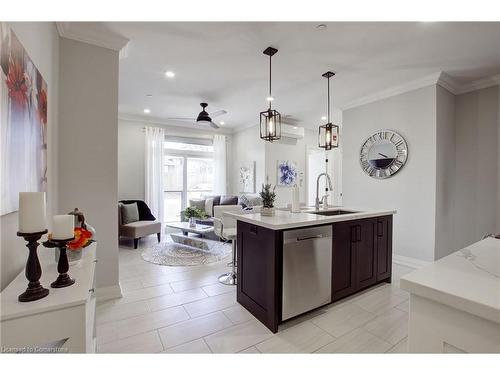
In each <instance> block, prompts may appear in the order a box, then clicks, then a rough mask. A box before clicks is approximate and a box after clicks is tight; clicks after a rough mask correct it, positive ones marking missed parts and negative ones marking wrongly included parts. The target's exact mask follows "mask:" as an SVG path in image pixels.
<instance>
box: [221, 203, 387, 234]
mask: <svg viewBox="0 0 500 375" xmlns="http://www.w3.org/2000/svg"><path fill="white" fill-rule="evenodd" d="M332 210H343V211H353V213H350V214H344V215H335V216H322V215H315V214H312V213H309V212H312V211H315V210H314V209H312V208H308V209H304V210H303V211H302V212H299V213H292V212H290V211H281V210H276V211H275V215H274V216H262V215H261V214H260V213H254V214H252V213H250V214H239V213H232V212H227V213H225V214H226V215H227V216H230V217H233V218H235V219H236V220H240V221H244V222H246V223H250V224H255V225H258V226H261V227H264V228H269V229H273V230H282V229H293V228H299V227H308V226H315V225H322V224H328V223H336V222H339V221H348V220H356V219H365V218H369V217H377V216H384V215H392V214H395V213H396V211H395V210H375V209H370V210H366V209H357V208H350V207H340V206H339V207H329V208H328V209H326V210H323V211H332Z"/></svg>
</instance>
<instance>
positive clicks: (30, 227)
mask: <svg viewBox="0 0 500 375" xmlns="http://www.w3.org/2000/svg"><path fill="white" fill-rule="evenodd" d="M46 229H47V221H46V216H45V192H20V193H19V226H18V230H19V232H21V233H36V232H43V231H44V230H46Z"/></svg>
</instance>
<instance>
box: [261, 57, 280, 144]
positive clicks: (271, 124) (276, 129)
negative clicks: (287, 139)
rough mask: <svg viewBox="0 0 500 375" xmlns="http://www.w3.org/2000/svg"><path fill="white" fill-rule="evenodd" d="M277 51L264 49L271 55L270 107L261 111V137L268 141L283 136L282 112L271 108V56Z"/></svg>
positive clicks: (270, 71) (270, 76)
mask: <svg viewBox="0 0 500 375" xmlns="http://www.w3.org/2000/svg"><path fill="white" fill-rule="evenodd" d="M276 52H278V50H277V49H276V48H273V47H267V48H266V49H265V50H264V55H267V56H269V97H268V98H267V100H268V102H269V108H268V109H267V110H265V111H263V112H261V113H260V138H261V139H264V140H265V141H268V142H272V141H276V140H278V139H280V138H281V114H280V113H279V112H278V111H276V110H275V109H272V108H271V103H272V101H273V97H272V92H271V78H272V69H271V68H272V66H271V58H272V56H273V55H274V54H275V53H276Z"/></svg>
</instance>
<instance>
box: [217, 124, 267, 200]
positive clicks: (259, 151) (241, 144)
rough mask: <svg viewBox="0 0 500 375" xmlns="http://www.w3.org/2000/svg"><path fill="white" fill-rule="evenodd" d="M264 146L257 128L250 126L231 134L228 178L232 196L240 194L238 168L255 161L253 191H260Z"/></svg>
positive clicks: (264, 168)
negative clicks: (231, 144) (230, 163)
mask: <svg viewBox="0 0 500 375" xmlns="http://www.w3.org/2000/svg"><path fill="white" fill-rule="evenodd" d="M265 154H266V146H265V142H264V141H263V140H262V139H260V133H259V126H257V125H256V126H252V127H249V128H247V129H244V130H242V131H239V132H237V133H235V134H233V147H232V149H231V159H232V166H231V169H229V170H230V171H231V173H228V174H227V176H229V178H230V183H231V184H230V186H231V189H230V192H231V193H232V194H234V195H237V194H238V193H240V191H239V184H238V177H239V169H240V166H242V165H243V164H246V163H248V162H251V161H255V191H256V192H259V191H260V190H261V186H262V184H264V183H265V181H266V158H265Z"/></svg>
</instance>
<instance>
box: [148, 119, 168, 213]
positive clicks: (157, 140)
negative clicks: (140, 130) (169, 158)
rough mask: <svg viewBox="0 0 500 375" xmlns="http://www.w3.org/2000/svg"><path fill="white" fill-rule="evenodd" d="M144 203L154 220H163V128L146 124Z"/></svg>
mask: <svg viewBox="0 0 500 375" xmlns="http://www.w3.org/2000/svg"><path fill="white" fill-rule="evenodd" d="M145 133H146V136H145V138H146V147H145V148H146V158H145V159H146V166H145V172H146V176H145V181H146V186H145V191H146V203H147V205H148V206H149V208H150V209H151V212H152V213H153V215H154V216H155V217H156V220H159V221H163V168H164V159H165V156H164V150H163V143H164V142H165V129H163V128H154V127H151V126H146V128H145Z"/></svg>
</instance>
